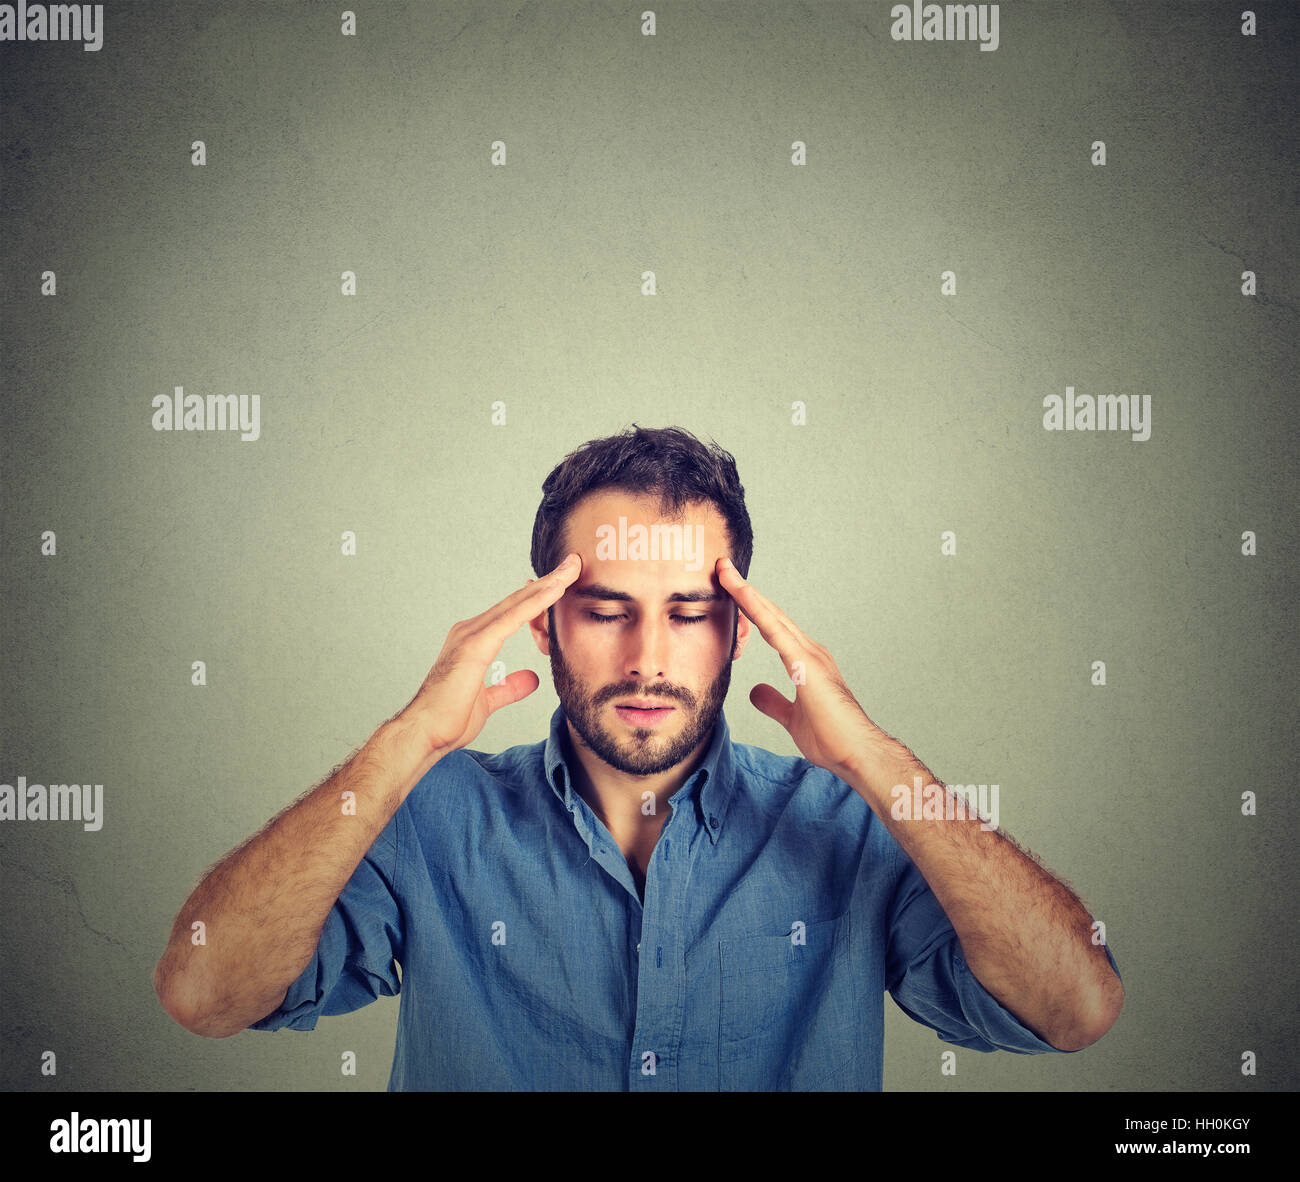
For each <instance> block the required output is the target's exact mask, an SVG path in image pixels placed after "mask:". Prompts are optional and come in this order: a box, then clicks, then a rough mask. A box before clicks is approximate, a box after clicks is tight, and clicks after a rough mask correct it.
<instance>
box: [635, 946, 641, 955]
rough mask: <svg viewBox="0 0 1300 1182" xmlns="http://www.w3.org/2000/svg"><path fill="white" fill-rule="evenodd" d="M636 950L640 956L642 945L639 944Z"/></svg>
mask: <svg viewBox="0 0 1300 1182" xmlns="http://www.w3.org/2000/svg"><path fill="white" fill-rule="evenodd" d="M636 950H637V955H638V956H639V955H640V953H641V945H640V944H638V945H637V946H636Z"/></svg>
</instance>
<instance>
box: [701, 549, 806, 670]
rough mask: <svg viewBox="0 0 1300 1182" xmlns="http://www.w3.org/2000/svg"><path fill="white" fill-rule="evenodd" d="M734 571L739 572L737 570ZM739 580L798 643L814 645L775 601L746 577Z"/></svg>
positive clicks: (729, 560) (732, 568) (728, 560)
mask: <svg viewBox="0 0 1300 1182" xmlns="http://www.w3.org/2000/svg"><path fill="white" fill-rule="evenodd" d="M723 561H725V562H727V563H730V562H731V559H729V558H728V559H724V560H723ZM730 569H731V570H733V571H735V569H736V568H735V567H734V566H732V567H731V568H730ZM736 573H737V574H739V572H736ZM741 582H743V583H744V584H745V585H746V586H747V587H749V589H750V590H751V591H753V593H754V596H755V597H756V598H757V599H758V601H759V603H761V604H762V605H763V606H764V607H765V608H767V610H768V611H770V612H771V613H772V614H773V615H774V616H775V617H776V618H777V619H778V620H779V621H780V622H781V623H782V624H784V625H785V626H786V628H787V629H789V631H790V635H791V636H793V637H794V638H795V639H796V640H798V641H799V643H800V644H802V645H803V646H804V647H805V648H814V647H816V646H815V645H814V644H813V642H812V641H811V640H809V639H808V637H807V636H805V635H804V633H803V629H802V628H800V627H799V625H798V624H796V623H795V622H794V621H793V620H792V619H790V617H789V616H787V615H786V614H785V612H783V611H782V610H781V609H780V608H779V607H777V605H776V604H775V603H773V602H772V601H771V600H770V599H768V597H767V596H766V595H764V594H763V593H762V592H761V591H760V590H759V589H758V588H757V587H755V586H754V585H753V584H752V583H750V582H749V581H748V580H746V579H742V580H741Z"/></svg>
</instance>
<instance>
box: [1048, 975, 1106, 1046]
mask: <svg viewBox="0 0 1300 1182" xmlns="http://www.w3.org/2000/svg"><path fill="white" fill-rule="evenodd" d="M1123 1008H1124V986H1123V984H1122V983H1121V982H1120V979H1119V978H1118V977H1117V976H1116V975H1115V974H1114V972H1111V973H1109V974H1108V979H1107V981H1106V982H1105V983H1104V984H1103V985H1101V986H1100V987H1099V988H1097V989H1096V990H1094V991H1093V993H1092V994H1091V995H1090V997H1089V998H1088V1000H1087V1002H1086V1004H1084V1005H1082V1006H1081V1007H1080V1009H1079V1011H1078V1013H1077V1014H1076V1017H1075V1022H1074V1024H1073V1025H1072V1026H1071V1027H1070V1028H1068V1029H1067V1030H1063V1031H1061V1032H1059V1033H1058V1034H1056V1035H1054V1036H1053V1037H1052V1038H1049V1039H1048V1040H1047V1041H1048V1042H1050V1043H1051V1044H1052V1046H1054V1047H1055V1048H1056V1049H1057V1050H1058V1051H1081V1050H1083V1049H1084V1048H1085V1047H1090V1046H1092V1044H1093V1043H1095V1042H1097V1041H1098V1040H1099V1039H1100V1038H1101V1037H1102V1035H1104V1034H1105V1033H1106V1032H1107V1031H1108V1030H1109V1029H1110V1028H1111V1027H1112V1026H1114V1025H1115V1022H1116V1020H1117V1019H1118V1018H1119V1014H1120V1011H1121V1010H1122V1009H1123Z"/></svg>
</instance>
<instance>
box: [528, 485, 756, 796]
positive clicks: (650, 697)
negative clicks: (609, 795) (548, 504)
mask: <svg viewBox="0 0 1300 1182" xmlns="http://www.w3.org/2000/svg"><path fill="white" fill-rule="evenodd" d="M620 519H621V520H620ZM565 541H566V546H565V551H564V552H565V553H567V552H569V551H576V552H577V553H578V554H579V555H581V557H582V574H581V575H580V576H579V577H578V580H577V582H575V583H574V584H573V586H571V587H569V588H568V590H567V591H565V593H564V595H563V597H562V598H561V599H560V601H559V602H558V603H557V604H556V605H555V607H554V609H553V611H554V624H553V626H552V625H551V621H550V619H549V618H548V613H543V614H541V615H539V616H538V617H537V618H536V619H534V620H533V621H531V623H530V625H529V626H530V628H531V630H532V633H533V638H534V640H535V641H536V642H537V647H538V648H539V649H541V651H542V652H543V653H544V654H546V655H548V656H549V657H550V658H551V674H552V676H553V678H554V680H555V691H556V693H557V694H558V695H559V698H560V705H561V706H562V707H563V709H564V713H565V715H566V717H567V718H568V720H569V722H570V723H571V724H572V726H573V729H574V730H575V731H576V732H577V733H578V735H579V736H580V737H581V739H582V740H583V742H585V743H586V745H587V746H588V747H590V748H591V750H592V751H594V752H595V753H596V754H597V755H598V756H599V757H600V758H601V759H603V760H604V761H605V762H606V763H607V764H609V765H610V766H611V767H613V768H616V769H617V770H619V771H622V772H628V773H631V774H634V775H654V774H656V773H658V772H663V771H667V770H668V769H670V768H672V767H675V766H676V765H677V764H679V763H681V762H682V761H683V760H684V759H686V758H688V757H689V756H690V755H691V754H692V753H693V752H694V751H695V750H696V749H697V748H698V747H699V746H700V745H701V744H702V743H703V742H704V741H705V740H706V739H707V738H708V737H709V734H710V732H711V731H712V729H713V726H714V723H715V722H716V721H717V718H718V714H719V713H720V712H721V710H722V704H723V700H724V699H725V698H726V696H727V687H728V686H729V685H730V682H731V662H732V661H733V660H734V659H735V658H736V657H738V656H739V655H740V652H741V650H742V649H743V648H744V645H745V641H746V640H747V639H748V637H749V629H750V624H749V621H748V620H747V619H746V618H745V617H744V616H743V615H742V616H740V619H739V622H738V623H737V624H735V628H736V634H735V646H734V649H733V645H732V628H733V619H734V615H735V608H734V606H733V603H732V600H731V598H730V596H728V595H727V593H726V592H725V591H724V590H723V589H722V587H721V585H720V584H719V583H718V580H717V578H716V577H715V575H714V573H713V572H714V567H715V565H716V564H717V560H718V559H719V558H721V557H724V556H729V555H730V552H731V551H730V545H729V543H728V539H727V533H726V524H725V522H724V521H723V519H722V516H721V514H720V513H719V512H718V511H717V509H716V508H715V507H714V506H713V505H712V504H710V503H707V502H705V503H696V504H693V505H688V506H686V508H685V510H684V513H683V516H682V517H681V518H680V519H676V520H674V519H671V518H666V517H662V516H660V515H659V510H658V502H657V500H656V499H654V498H646V497H635V496H633V495H632V494H629V493H624V492H620V491H616V490H604V491H601V492H597V493H593V494H591V495H590V496H588V497H586V498H585V499H584V500H582V501H581V502H579V503H578V505H577V506H576V507H575V508H574V509H573V511H572V512H571V513H570V515H569V519H568V521H567V523H566V529H565Z"/></svg>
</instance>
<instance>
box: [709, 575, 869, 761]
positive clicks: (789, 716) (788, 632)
mask: <svg viewBox="0 0 1300 1182" xmlns="http://www.w3.org/2000/svg"><path fill="white" fill-rule="evenodd" d="M715 573H716V574H717V576H718V582H719V583H721V584H722V589H723V590H724V591H726V592H727V594H728V595H730V596H731V598H732V599H734V600H735V601H736V603H737V605H738V606H739V607H740V610H741V611H742V612H744V613H745V615H746V616H747V617H748V618H749V620H750V621H751V623H753V625H754V627H755V628H757V629H758V631H759V635H761V636H762V637H763V639H764V640H766V641H767V643H768V644H770V645H771V646H772V647H773V648H774V649H776V651H777V655H778V656H780V658H781V662H782V664H784V665H785V669H786V672H787V673H789V674H790V676H791V678H792V679H793V681H794V684H795V693H794V701H793V702H791V701H790V700H789V699H787V698H786V697H785V696H784V695H783V694H781V693H780V692H779V691H778V690H777V689H775V688H774V687H773V686H770V685H767V684H763V685H756V686H755V687H754V688H753V690H751V691H750V695H749V700H750V701H751V702H753V704H754V706H755V707H756V708H757V709H758V710H761V711H762V712H763V713H764V714H766V715H767V716H768V717H769V718H774V719H776V721H777V722H779V723H780V724H781V725H782V726H783V727H785V729H786V730H787V731H789V732H790V737H791V738H792V739H794V741H795V745H796V746H797V747H798V748H799V750H800V751H801V752H802V753H803V755H804V758H806V759H807V760H809V762H811V763H815V764H816V765H817V766H818V767H822V768H825V769H826V770H827V771H829V772H832V773H833V774H835V775H837V776H840V777H841V778H842V779H846V780H847V779H848V778H849V775H850V774H851V773H852V772H853V771H854V770H855V769H856V768H857V767H858V765H859V764H860V763H861V762H862V760H863V758H864V756H865V755H866V753H867V752H869V751H873V750H879V749H880V748H881V746H882V744H890V743H892V742H893V740H892V739H890V737H889V736H888V735H886V734H885V733H884V731H882V730H881V729H880V728H879V727H878V726H876V724H875V723H874V722H872V721H871V719H869V718H868V717H867V714H866V711H865V710H863V709H862V707H861V705H859V704H858V700H857V699H856V698H855V697H854V696H853V694H852V693H851V692H850V691H849V687H848V686H847V685H845V684H844V678H843V677H842V676H841V675H840V671H839V669H838V668H837V667H836V665H835V662H834V660H832V658H831V654H830V653H829V652H828V651H827V650H826V648H824V647H823V646H822V645H820V644H817V643H815V642H814V641H811V640H809V639H808V637H806V636H805V635H804V634H803V633H802V632H801V631H799V629H798V628H797V627H796V626H795V624H794V623H793V622H792V621H791V619H790V617H789V616H787V615H786V614H785V612H783V611H782V610H781V609H780V608H779V607H777V606H776V605H775V604H774V603H772V602H771V601H770V600H768V599H766V598H764V596H762V595H760V594H759V593H758V592H757V591H756V590H755V589H754V588H753V587H751V586H750V585H749V583H747V582H746V581H745V580H744V579H742V578H741V577H740V572H739V571H738V570H736V568H735V567H734V566H733V565H732V564H731V560H730V559H727V558H720V559H718V563H717V567H716V570H715Z"/></svg>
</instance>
